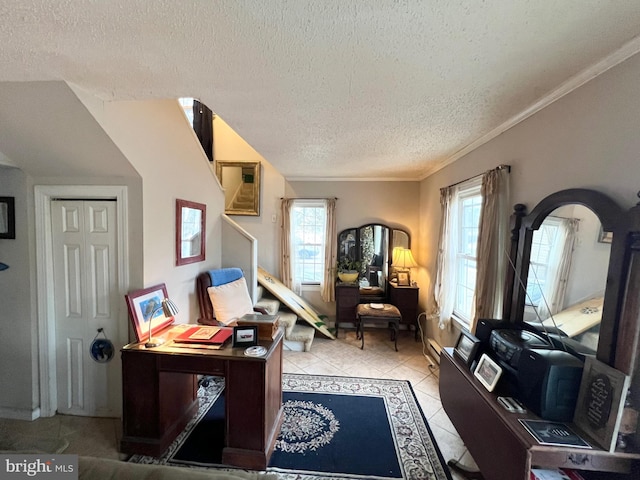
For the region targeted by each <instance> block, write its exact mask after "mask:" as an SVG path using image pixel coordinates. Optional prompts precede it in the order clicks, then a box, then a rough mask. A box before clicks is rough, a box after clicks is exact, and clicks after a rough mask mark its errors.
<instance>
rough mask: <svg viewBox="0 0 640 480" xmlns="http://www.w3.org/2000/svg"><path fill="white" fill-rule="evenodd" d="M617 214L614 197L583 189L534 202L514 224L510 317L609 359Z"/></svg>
mask: <svg viewBox="0 0 640 480" xmlns="http://www.w3.org/2000/svg"><path fill="white" fill-rule="evenodd" d="M621 216H622V209H621V208H620V207H619V206H618V205H617V204H616V203H615V202H614V201H613V200H611V199H610V198H609V197H607V196H606V195H604V194H602V193H600V192H597V191H593V190H586V189H570V190H563V191H560V192H557V193H554V194H552V195H549V196H548V197H546V198H545V199H543V200H542V201H541V202H540V203H539V204H538V205H536V207H535V208H534V209H533V210H532V211H531V213H530V214H529V215H527V216H525V217H524V218H523V219H522V226H521V228H520V233H519V244H518V257H517V265H516V278H515V280H514V294H513V300H512V305H511V312H512V320H513V321H515V322H520V321H525V322H527V323H529V324H530V325H532V326H534V327H536V328H541V329H544V328H549V329H551V330H553V329H555V328H557V329H559V330H560V333H561V335H562V336H563V338H564V339H565V340H566V341H567V342H568V344H569V345H570V346H571V347H572V348H574V349H575V350H576V351H577V352H581V353H585V354H593V353H596V352H598V358H602V359H606V358H609V357H610V356H611V354H612V352H611V349H612V345H611V338H612V336H613V334H614V330H615V329H616V318H615V317H616V315H615V308H616V305H615V304H616V303H617V297H618V286H617V285H616V284H613V283H612V282H611V280H609V282H608V281H607V278H608V276H609V275H608V272H609V269H610V268H611V265H610V258H611V246H612V244H611V239H612V238H613V232H614V230H615V228H616V225H617V224H618V222H619V219H620V217H621ZM604 233H606V235H605V234H604Z"/></svg>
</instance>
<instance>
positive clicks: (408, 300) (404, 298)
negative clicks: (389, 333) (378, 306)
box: [389, 282, 420, 338]
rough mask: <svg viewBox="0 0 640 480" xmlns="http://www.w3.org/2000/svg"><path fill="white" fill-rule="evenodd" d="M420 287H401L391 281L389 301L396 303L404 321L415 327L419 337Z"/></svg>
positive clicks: (392, 303)
mask: <svg viewBox="0 0 640 480" xmlns="http://www.w3.org/2000/svg"><path fill="white" fill-rule="evenodd" d="M419 292H420V289H419V288H418V287H412V286H408V287H400V286H397V285H395V284H393V283H391V282H390V283H389V303H390V304H391V305H395V306H396V307H398V310H400V314H401V315H402V323H403V324H405V325H407V326H408V327H413V328H414V329H415V332H416V338H417V337H418V293H419Z"/></svg>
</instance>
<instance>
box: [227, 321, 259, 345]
mask: <svg viewBox="0 0 640 480" xmlns="http://www.w3.org/2000/svg"><path fill="white" fill-rule="evenodd" d="M257 344H258V327H257V326H255V325H253V326H244V325H243V326H238V327H233V346H234V347H253V346H254V345H257Z"/></svg>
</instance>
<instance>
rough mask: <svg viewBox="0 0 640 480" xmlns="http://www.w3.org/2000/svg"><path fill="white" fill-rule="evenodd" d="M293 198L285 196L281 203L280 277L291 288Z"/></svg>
mask: <svg viewBox="0 0 640 480" xmlns="http://www.w3.org/2000/svg"><path fill="white" fill-rule="evenodd" d="M292 207H293V199H291V198H283V199H282V203H281V204H280V218H281V219H282V220H281V222H282V223H281V231H280V278H281V280H282V283H284V284H285V285H286V286H287V287H288V288H289V289H291V290H293V289H292V287H293V273H292V272H293V269H292V265H291V208H292Z"/></svg>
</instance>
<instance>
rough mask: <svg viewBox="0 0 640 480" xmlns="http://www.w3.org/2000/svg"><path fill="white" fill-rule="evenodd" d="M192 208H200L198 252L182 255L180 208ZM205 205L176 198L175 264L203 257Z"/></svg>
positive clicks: (198, 260)
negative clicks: (196, 253) (192, 254)
mask: <svg viewBox="0 0 640 480" xmlns="http://www.w3.org/2000/svg"><path fill="white" fill-rule="evenodd" d="M183 208H193V209H195V210H200V254H199V255H194V256H192V257H183V256H182V223H183V219H182V209H183ZM206 217H207V206H206V205H204V204H202V203H197V202H190V201H188V200H181V199H179V198H178V199H176V266H180V265H187V264H189V263H196V262H202V261H204V259H205V256H206V255H205V245H206V242H205V239H206V236H207V233H206V225H207V220H206Z"/></svg>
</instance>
